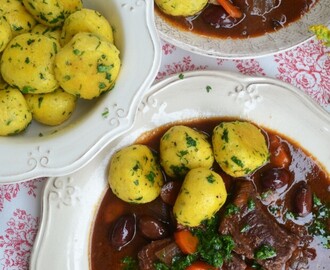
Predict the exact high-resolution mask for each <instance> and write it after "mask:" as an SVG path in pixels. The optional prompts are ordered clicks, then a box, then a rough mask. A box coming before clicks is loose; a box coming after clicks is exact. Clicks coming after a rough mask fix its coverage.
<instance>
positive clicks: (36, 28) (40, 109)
mask: <svg viewBox="0 0 330 270" xmlns="http://www.w3.org/2000/svg"><path fill="white" fill-rule="evenodd" d="M0 7H1V8H0V15H1V17H0V27H1V29H3V31H1V32H0V111H1V115H0V149H1V150H0V162H1V169H0V183H14V182H20V181H25V180H29V179H33V178H37V177H45V176H59V175H65V174H68V173H71V172H73V171H75V170H77V169H79V168H80V167H82V166H84V165H85V164H86V163H88V162H89V161H90V160H91V159H92V158H93V157H94V156H95V155H96V154H97V153H98V152H99V151H101V150H102V149H103V148H104V147H105V146H106V145H107V143H108V141H109V139H110V138H112V137H113V136H117V135H119V134H120V133H121V132H122V131H123V130H125V129H127V128H128V127H129V126H130V125H131V124H132V122H133V119H134V113H135V111H136V109H137V106H138V103H139V102H140V99H141V98H142V94H143V91H144V90H145V89H146V88H148V87H149V86H150V85H151V83H152V81H153V79H154V77H155V75H156V73H157V71H158V67H159V64H160V57H161V55H160V44H159V40H158V38H157V32H156V29H155V26H154V24H153V8H154V6H153V3H149V2H148V1H147V2H141V1H140V2H139V1H138V2H132V1H129V0H125V1H117V0H107V1H101V0H94V1H83V2H82V1H81V0H70V1H64V0H51V1H48V2H47V3H46V2H45V1H41V0H37V1H31V0H23V1H20V0H9V1H8V0H0ZM136 33H139V36H140V39H138V40H137V39H136ZM136 50H138V51H139V52H140V53H139V54H137V53H134V52H135V51H136ZM141 63H143V65H141Z"/></svg>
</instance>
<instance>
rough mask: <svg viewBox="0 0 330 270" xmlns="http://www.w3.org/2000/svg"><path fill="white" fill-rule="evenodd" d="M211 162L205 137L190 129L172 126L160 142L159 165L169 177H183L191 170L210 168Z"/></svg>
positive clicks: (210, 147)
mask: <svg viewBox="0 0 330 270" xmlns="http://www.w3.org/2000/svg"><path fill="white" fill-rule="evenodd" d="M213 162H214V156H213V151H212V146H211V143H210V142H209V141H208V137H207V135H206V134H204V133H201V132H198V131H197V130H194V129H192V128H190V127H187V126H182V125H176V126H173V127H171V128H170V129H169V130H167V131H166V132H165V134H164V135H163V136H162V138H161V140H160V164H161V166H162V167H163V169H164V171H165V172H166V174H167V175H169V176H171V177H183V176H185V174H186V173H187V172H188V171H189V170H190V169H193V168H198V167H205V168H210V167H211V166H212V164H213Z"/></svg>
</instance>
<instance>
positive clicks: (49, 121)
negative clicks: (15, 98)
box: [25, 88, 77, 126]
mask: <svg viewBox="0 0 330 270" xmlns="http://www.w3.org/2000/svg"><path fill="white" fill-rule="evenodd" d="M25 99H26V102H27V104H28V106H29V108H30V110H31V112H32V117H33V119H34V120H36V121H38V122H40V123H42V124H45V125H49V126H56V125H60V124H62V123H63V122H64V121H66V120H67V119H69V117H70V116H71V114H72V112H73V111H74V109H75V107H76V100H77V98H76V97H75V96H73V95H71V94H69V93H67V92H65V91H63V90H62V89H60V88H59V89H56V90H55V91H54V92H51V93H46V94H27V95H25Z"/></svg>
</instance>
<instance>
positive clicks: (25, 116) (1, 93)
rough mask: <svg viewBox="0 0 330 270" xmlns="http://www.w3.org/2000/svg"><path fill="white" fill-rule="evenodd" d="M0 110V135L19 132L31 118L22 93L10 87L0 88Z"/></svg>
mask: <svg viewBox="0 0 330 270" xmlns="http://www.w3.org/2000/svg"><path fill="white" fill-rule="evenodd" d="M0 112H1V113H0V136H6V135H11V134H17V133H19V132H21V131H23V130H24V129H25V128H26V127H27V126H28V125H29V124H30V122H31V120H32V115H31V112H30V111H29V108H28V105H27V103H26V101H25V98H24V96H23V94H22V93H21V92H20V91H19V90H17V89H14V88H12V87H8V88H7V89H3V90H0Z"/></svg>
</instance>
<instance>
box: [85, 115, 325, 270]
mask: <svg viewBox="0 0 330 270" xmlns="http://www.w3.org/2000/svg"><path fill="white" fill-rule="evenodd" d="M228 120H230V119H227V118H221V119H220V118H215V119H203V120H195V121H190V122H186V123H184V125H185V126H189V127H192V128H194V129H197V130H199V131H201V132H203V133H205V134H208V136H209V137H210V138H211V136H212V135H211V134H212V132H213V129H214V127H215V126H217V125H218V124H219V123H220V122H222V121H228ZM182 124H183V123H180V125H182ZM169 128H170V126H164V127H161V128H159V129H157V130H155V131H153V132H150V133H148V134H147V135H145V136H143V137H141V138H140V139H138V141H137V143H140V144H144V145H147V146H148V147H150V149H153V151H154V152H155V153H156V155H157V154H158V153H159V142H160V138H161V137H162V135H163V134H164V133H165V132H166V131H167V130H168V129H169ZM261 130H262V133H263V134H264V136H265V138H266V140H267V143H268V148H269V152H270V159H269V162H267V163H266V164H265V165H264V166H262V167H261V168H259V169H257V170H256V171H255V172H254V173H252V174H251V175H249V176H246V177H239V178H233V177H231V176H229V175H227V174H225V173H224V172H223V171H222V170H221V168H220V167H219V166H218V165H217V163H216V162H214V166H213V168H212V170H214V171H215V172H217V173H218V174H220V175H221V176H222V178H223V180H224V182H225V186H226V190H227V193H228V197H227V200H226V202H225V204H224V205H223V206H222V207H221V209H220V210H219V211H218V212H217V213H216V214H215V217H214V218H213V219H211V221H212V224H213V225H212V224H211V222H209V223H210V224H211V225H210V224H206V225H205V224H203V225H201V226H199V227H200V229H201V231H202V233H201V234H202V235H203V236H202V237H204V238H206V241H208V242H207V246H208V248H209V247H210V246H211V242H212V241H213V240H210V239H214V235H215V236H216V237H218V239H219V241H220V242H221V241H222V242H221V243H227V244H228V245H229V246H227V247H226V248H227V251H226V252H227V254H222V259H223V262H221V265H222V266H221V267H211V266H207V268H187V267H188V266H187V267H186V266H182V265H184V264H181V266H175V267H174V266H172V268H171V267H169V266H167V265H166V263H168V261H170V260H173V258H178V257H180V256H182V257H186V259H185V260H187V257H188V259H189V260H192V261H194V260H195V261H198V263H197V262H195V264H200V265H202V266H203V265H204V264H205V261H203V259H200V257H199V255H198V256H197V257H194V255H188V256H187V255H184V254H183V253H182V250H180V248H178V245H177V244H176V241H175V240H174V235H173V233H174V232H175V231H177V230H178V229H180V230H183V229H187V228H185V227H184V226H182V225H178V224H177V223H176V221H175V218H174V217H173V213H172V207H173V202H174V200H175V199H176V196H177V194H178V190H179V188H180V185H181V183H182V179H174V178H170V177H168V176H166V175H165V174H164V177H165V184H164V186H163V188H162V191H161V194H160V196H159V197H158V198H157V199H156V200H154V201H152V202H149V203H146V204H130V203H126V202H123V201H122V200H120V199H119V198H117V197H116V196H115V195H114V194H113V193H112V191H111V189H110V188H109V189H108V190H107V191H106V194H105V195H104V198H103V200H102V203H101V205H100V207H99V210H98V213H97V216H96V220H95V224H94V229H93V233H92V239H91V241H92V242H91V266H92V270H109V269H272V270H276V269H279V270H280V269H328V264H329V261H330V179H329V175H328V174H327V172H326V171H325V170H324V169H322V167H321V166H319V165H318V164H317V162H316V161H315V160H314V159H313V158H312V156H311V155H310V154H309V153H307V152H306V151H304V150H303V149H302V148H301V147H300V146H299V145H298V144H296V143H295V142H294V141H292V140H289V139H288V138H286V137H285V136H283V135H280V134H277V133H276V132H274V131H272V130H266V129H263V128H261ZM214 224H215V225H214ZM203 226H204V227H203ZM207 226H211V227H207ZM212 226H213V227H212ZM204 228H207V230H206V231H203V229H204ZM194 229H196V228H194ZM194 229H193V228H188V230H191V231H194ZM212 230H213V232H212V233H214V235H213V236H212V237H213V238H207V237H208V235H209V234H210V233H211V231H212ZM194 232H195V233H196V234H198V228H197V232H196V231H194ZM219 237H220V238H219ZM221 237H228V238H221ZM260 241H262V243H266V244H263V245H261V246H260V245H259V247H258V249H257V248H254V249H252V251H253V252H254V253H252V254H251V246H254V245H255V243H259V244H260ZM212 252H213V251H212V250H208V251H207V252H206V253H208V255H209V257H210V256H211V254H212ZM160 254H161V256H160ZM214 256H215V258H218V260H219V257H217V254H215V255H214ZM159 258H161V260H160V259H159ZM220 259H221V257H220ZM213 260H215V259H214V258H213ZM161 261H162V262H161ZM217 262H218V261H217ZM155 263H156V264H155ZM157 263H158V264H157ZM185 263H186V262H185ZM155 265H158V266H157V267H156V266H155ZM218 265H219V264H218ZM166 267H167V268H166ZM190 267H192V266H190Z"/></svg>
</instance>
